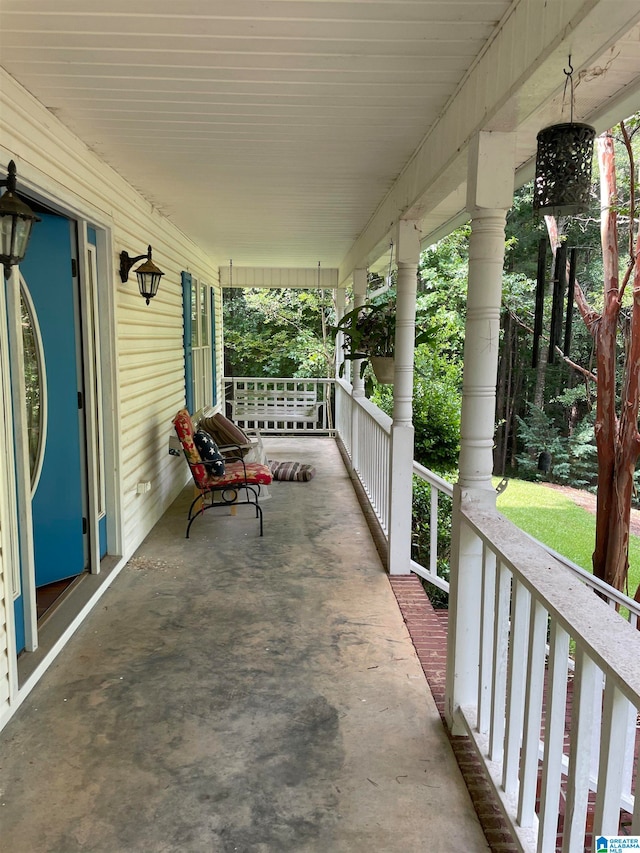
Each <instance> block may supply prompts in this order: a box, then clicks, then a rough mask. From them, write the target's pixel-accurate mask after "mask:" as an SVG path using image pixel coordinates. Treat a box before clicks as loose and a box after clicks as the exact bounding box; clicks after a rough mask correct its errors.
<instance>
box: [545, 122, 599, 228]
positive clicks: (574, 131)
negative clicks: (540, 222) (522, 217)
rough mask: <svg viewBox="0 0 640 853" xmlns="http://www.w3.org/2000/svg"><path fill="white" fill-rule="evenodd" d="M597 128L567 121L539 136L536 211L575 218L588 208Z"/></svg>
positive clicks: (547, 129)
mask: <svg viewBox="0 0 640 853" xmlns="http://www.w3.org/2000/svg"><path fill="white" fill-rule="evenodd" d="M595 135H596V132H595V129H594V128H593V127H591V125H589V124H580V123H579V122H565V123H564V124H554V125H552V126H551V127H546V128H544V130H541V131H540V133H539V134H538V137H537V139H538V149H537V153H536V177H535V182H534V186H533V209H534V211H535V212H536V213H537V214H538V215H540V216H544V215H549V216H574V215H575V214H577V213H583V212H584V211H586V210H587V209H588V207H589V203H590V192H591V164H592V161H593V141H594V139H595Z"/></svg>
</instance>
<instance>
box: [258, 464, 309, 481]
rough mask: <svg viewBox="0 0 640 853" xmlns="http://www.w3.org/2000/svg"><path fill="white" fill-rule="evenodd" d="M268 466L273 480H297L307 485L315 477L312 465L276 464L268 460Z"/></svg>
mask: <svg viewBox="0 0 640 853" xmlns="http://www.w3.org/2000/svg"><path fill="white" fill-rule="evenodd" d="M268 465H269V468H270V469H271V475H272V476H273V479H274V480H297V481H298V482H302V483H308V482H309V480H313V478H314V477H315V475H316V469H315V468H314V467H313V465H303V464H302V462H276V461H275V460H274V459H269V460H268Z"/></svg>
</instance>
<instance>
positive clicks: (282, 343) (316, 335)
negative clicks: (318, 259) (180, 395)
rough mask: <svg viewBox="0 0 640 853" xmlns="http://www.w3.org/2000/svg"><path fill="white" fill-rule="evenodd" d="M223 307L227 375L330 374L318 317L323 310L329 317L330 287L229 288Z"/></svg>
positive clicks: (328, 345)
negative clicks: (324, 289) (293, 288)
mask: <svg viewBox="0 0 640 853" xmlns="http://www.w3.org/2000/svg"><path fill="white" fill-rule="evenodd" d="M223 306H224V330H225V362H226V363H225V372H226V373H227V375H233V376H291V377H296V376H309V377H312V378H315V377H319V378H321V377H326V376H330V375H333V373H332V367H331V365H332V364H333V341H332V340H329V339H326V337H324V336H323V321H322V314H323V312H324V313H325V317H326V316H327V315H329V318H330V319H333V305H332V302H331V299H330V297H329V293H328V291H317V290H292V289H282V290H269V289H263V288H260V289H258V288H255V289H247V290H243V289H240V288H237V289H236V288H227V289H225V292H224V301H223Z"/></svg>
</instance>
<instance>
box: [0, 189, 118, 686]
mask: <svg viewBox="0 0 640 853" xmlns="http://www.w3.org/2000/svg"><path fill="white" fill-rule="evenodd" d="M23 185H25V186H26V182H25V181H23ZM23 195H25V196H27V197H28V199H33V200H34V201H36V202H39V203H40V204H42V205H44V206H46V207H47V208H48V209H49V210H50V211H51V212H52V213H54V214H58V215H60V216H63V217H65V218H67V219H68V220H69V221H70V227H71V228H73V229H75V231H76V233H77V259H76V260H77V267H78V276H79V303H80V304H79V315H80V317H79V318H80V329H79V331H80V334H81V338H82V340H81V342H80V345H81V347H82V352H81V356H82V361H81V364H82V368H81V369H82V378H83V384H84V393H85V399H84V405H85V431H84V432H85V440H84V443H85V451H84V452H85V455H86V491H87V498H88V520H89V542H90V553H89V571H90V573H92V574H98V573H99V572H100V557H99V529H98V524H99V519H98V507H99V506H100V500H99V494H98V489H99V482H98V475H97V469H98V466H97V460H96V454H97V448H98V436H97V431H96V429H95V423H96V419H95V418H94V417H92V416H89V413H93V412H95V411H96V407H97V406H98V404H99V401H98V400H97V399H96V397H97V396H99V395H96V392H95V387H96V386H95V374H96V371H95V359H94V354H95V352H94V350H93V347H94V335H93V326H92V319H91V316H90V313H91V312H90V308H89V307H88V306H89V305H90V304H91V303H89V301H88V299H87V288H88V287H89V282H90V280H91V279H90V271H89V268H88V267H89V263H90V260H89V253H88V249H87V246H88V245H89V241H88V239H87V229H88V228H89V227H91V228H93V229H94V231H95V232H96V237H97V239H96V254H95V261H96V263H95V271H96V272H97V282H96V294H97V296H98V300H99V308H98V307H97V306H94V307H95V309H96V310H94V311H93V314H94V320H95V322H96V324H97V328H98V332H99V334H98V337H99V340H100V350H101V351H100V356H101V358H100V378H101V386H102V387H101V392H102V395H101V396H102V407H103V408H102V424H103V436H102V438H103V452H104V456H105V459H108V460H109V462H110V464H109V465H105V466H104V487H105V496H106V509H107V519H108V523H107V556H108V557H110V558H111V561H113V558H116V559H117V558H118V557H119V555H121V554H122V535H123V519H122V499H121V483H120V477H119V471H120V458H121V448H120V439H119V429H118V423H119V408H120V405H119V404H120V401H119V393H118V384H117V355H116V353H117V350H116V340H117V338H116V323H115V300H114V288H113V287H111V286H109V285H110V283H111V282H112V281H113V276H114V272H115V271H114V268H113V263H112V254H113V253H112V231H113V226H112V223H111V222H110V221H104V220H103V219H102V218H101V217H96V216H95V212H94V211H87V210H81V209H75V210H74V209H71V208H68V207H65V206H63V205H62V204H61V203H60V202H59V201H57V200H53V199H51V198H49V197H47V196H46V195H44V194H43V193H42V192H39V191H37V190H35V189H32V188H31V187H29V189H28V190H26V191H23ZM35 227H37V225H36V226H35ZM19 282H20V275H19V269H18V268H17V267H14V268H13V271H12V274H11V275H10V276H9V278H8V279H6V282H5V284H6V292H7V300H6V310H4V311H2V320H1V321H0V326H1V327H2V328H1V329H0V347H1V348H2V353H1V354H0V361H1V365H0V367H1V371H0V382H2V383H3V386H4V388H3V393H2V395H1V396H2V399H1V400H0V402H1V403H2V408H3V411H4V414H5V416H6V419H5V425H9V427H7V426H5V428H4V431H5V434H6V437H7V439H8V441H7V444H6V445H5V448H6V450H5V455H6V462H7V467H6V469H5V470H6V472H7V483H6V485H7V492H6V494H7V498H6V499H4V500H3V501H2V507H1V509H2V515H3V521H4V522H5V523H4V524H2V528H3V529H2V531H1V533H2V539H1V540H0V541H2V542H3V544H4V542H5V541H6V539H5V536H6V537H7V538H8V539H9V542H8V545H9V550H8V551H7V552H4V550H3V553H5V555H6V558H7V559H6V560H4V561H3V562H4V570H5V577H6V579H7V595H6V605H7V606H6V609H7V611H8V621H7V627H8V628H9V629H10V630H9V637H8V651H9V662H10V669H11V672H10V683H11V685H12V688H13V689H12V693H14V691H16V690H17V689H18V676H17V655H16V636H15V625H14V620H13V602H14V600H15V597H16V596H17V595H19V594H20V592H22V595H23V604H24V621H25V640H26V644H25V648H26V650H27V651H29V652H33V651H35V650H36V649H37V648H38V629H37V610H36V596H35V563H34V556H33V519H32V516H31V483H30V473H29V461H28V446H27V443H26V441H25V440H23V439H22V438H21V436H24V435H26V430H25V429H21V428H20V427H21V425H22V423H23V421H24V419H25V411H26V399H25V389H24V366H23V357H22V331H21V324H20V286H19ZM1 302H2V303H4V302H5V299H4V288H3V294H2V300H1ZM2 307H4V305H0V308H2ZM9 346H10V347H11V352H12V354H14V355H15V357H14V358H12V359H11V362H9V359H8V357H7V353H8V351H9ZM16 365H17V368H16V367H15V366H16ZM10 389H11V394H10V393H9V390H10ZM11 397H12V399H11ZM11 424H13V425H14V427H13V431H12V430H11V428H10V425H11ZM14 435H15V441H14ZM3 461H4V460H3ZM13 472H15V476H12V474H13ZM12 480H13V482H11V481H12ZM5 513H6V514H5ZM18 530H20V543H19V544H18V542H17V536H16V535H13V540H16V541H13V542H12V541H11V539H12V533H16V532H17V531H18ZM20 555H21V557H20ZM16 565H17V566H18V569H17V571H16V570H14V567H15V566H16ZM16 580H17V581H18V582H19V586H18V587H17V588H16ZM9 611H11V612H10V613H9ZM14 695H15V694H14Z"/></svg>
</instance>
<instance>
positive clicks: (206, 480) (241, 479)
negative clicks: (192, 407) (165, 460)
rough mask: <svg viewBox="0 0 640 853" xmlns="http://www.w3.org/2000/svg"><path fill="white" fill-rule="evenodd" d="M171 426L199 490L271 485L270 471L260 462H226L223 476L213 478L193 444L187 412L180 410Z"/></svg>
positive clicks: (191, 425)
mask: <svg viewBox="0 0 640 853" xmlns="http://www.w3.org/2000/svg"><path fill="white" fill-rule="evenodd" d="M173 424H174V426H175V428H176V432H177V434H178V438H179V439H180V443H181V444H182V447H183V449H184V454H185V456H186V457H187V462H188V463H189V467H190V468H191V472H192V474H193V479H194V480H195V482H196V485H197V486H198V488H199V489H205V490H207V489H214V488H217V489H220V488H225V487H226V486H229V487H232V486H240V485H242V484H243V483H248V484H249V485H250V486H258V485H264V486H268V485H269V483H271V481H272V477H271V471H270V470H269V468H268V466H267V465H263V464H262V463H260V462H246V463H244V465H243V463H242V462H239V461H238V462H227V463H226V466H225V472H224V474H223V476H221V477H215V476H213V475H212V474H210V473H209V472H208V471H207V468H206V466H205V464H204V463H203V461H202V459H201V457H200V454H199V453H198V449H197V447H196V446H195V444H194V441H193V436H194V429H193V421H192V420H191V415H190V414H189V412H188V410H187V409H180V411H179V412H178V413H177V415H176V416H175V418H174V419H173ZM245 472H246V477H245Z"/></svg>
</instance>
